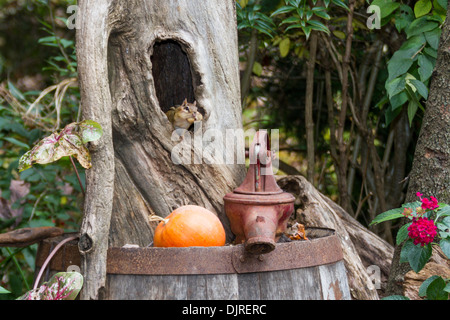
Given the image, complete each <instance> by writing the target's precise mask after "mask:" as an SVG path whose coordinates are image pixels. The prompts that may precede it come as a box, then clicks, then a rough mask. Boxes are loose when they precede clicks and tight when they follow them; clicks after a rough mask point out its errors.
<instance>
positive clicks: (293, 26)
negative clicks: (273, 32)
mask: <svg viewBox="0 0 450 320" xmlns="http://www.w3.org/2000/svg"><path fill="white" fill-rule="evenodd" d="M302 22H303V21H302ZM302 27H303V26H302V25H301V24H300V23H296V24H291V25H290V26H289V27H287V28H286V30H285V32H286V31H288V30H290V29H296V28H302Z"/></svg>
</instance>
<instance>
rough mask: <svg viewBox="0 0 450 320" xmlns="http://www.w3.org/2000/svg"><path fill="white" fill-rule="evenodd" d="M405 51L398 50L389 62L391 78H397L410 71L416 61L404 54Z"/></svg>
mask: <svg viewBox="0 0 450 320" xmlns="http://www.w3.org/2000/svg"><path fill="white" fill-rule="evenodd" d="M404 55H405V51H397V52H396V53H394V55H393V56H392V58H391V59H390V60H389V62H388V72H389V79H388V80H392V79H395V78H397V77H399V76H401V75H404V74H405V73H407V72H408V70H409V68H410V67H411V66H412V64H413V63H414V61H413V60H412V59H411V57H410V56H409V57H408V56H406V57H405V56H404Z"/></svg>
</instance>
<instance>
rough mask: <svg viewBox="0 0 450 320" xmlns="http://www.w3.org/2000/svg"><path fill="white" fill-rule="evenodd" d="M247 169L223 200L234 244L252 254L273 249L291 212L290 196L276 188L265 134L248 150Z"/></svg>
mask: <svg viewBox="0 0 450 320" xmlns="http://www.w3.org/2000/svg"><path fill="white" fill-rule="evenodd" d="M249 158H250V166H249V169H248V172H247V176H246V177H245V180H244V182H243V183H242V184H241V185H240V186H239V187H238V188H236V189H235V190H234V191H233V192H230V193H228V194H227V195H225V197H224V203H225V213H226V215H227V217H228V219H229V220H230V224H231V231H232V232H233V233H234V235H235V236H236V239H235V243H236V244H241V243H244V246H245V249H246V250H247V251H248V252H250V253H252V254H264V253H268V252H270V251H272V250H274V249H275V243H276V241H277V240H278V239H279V238H280V236H281V234H282V233H283V232H284V231H285V230H286V226H287V221H288V219H289V217H290V216H291V214H292V213H293V211H294V200H295V198H294V196H293V195H291V194H289V193H287V192H284V191H283V190H281V188H280V187H279V186H278V185H277V182H276V180H275V177H274V176H273V170H272V151H271V150H270V142H269V137H268V135H267V131H264V130H260V131H258V132H257V133H256V135H255V137H254V139H253V142H252V144H251V147H250V150H249Z"/></svg>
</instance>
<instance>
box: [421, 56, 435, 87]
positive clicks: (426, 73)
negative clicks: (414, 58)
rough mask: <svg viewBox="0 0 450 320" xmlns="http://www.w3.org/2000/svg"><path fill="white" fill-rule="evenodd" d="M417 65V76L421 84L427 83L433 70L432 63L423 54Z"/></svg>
mask: <svg viewBox="0 0 450 320" xmlns="http://www.w3.org/2000/svg"><path fill="white" fill-rule="evenodd" d="M418 64H419V76H420V80H421V81H422V82H425V81H427V80H428V79H429V78H430V77H431V75H432V73H433V69H434V63H433V62H432V61H431V60H430V58H428V57H427V56H426V55H425V54H420V55H419V59H418Z"/></svg>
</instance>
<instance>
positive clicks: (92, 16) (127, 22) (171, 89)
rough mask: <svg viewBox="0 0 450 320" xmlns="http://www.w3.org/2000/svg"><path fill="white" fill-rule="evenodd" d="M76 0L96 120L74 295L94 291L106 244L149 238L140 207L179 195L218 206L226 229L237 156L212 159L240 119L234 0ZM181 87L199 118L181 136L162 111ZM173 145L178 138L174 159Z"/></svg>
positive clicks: (89, 102)
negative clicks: (183, 154)
mask: <svg viewBox="0 0 450 320" xmlns="http://www.w3.org/2000/svg"><path fill="white" fill-rule="evenodd" d="M79 5H80V8H79V14H78V16H79V17H80V19H81V29H80V30H78V34H77V54H78V61H79V67H78V68H79V77H80V87H81V93H82V97H81V99H82V105H83V117H84V118H90V119H93V120H95V121H98V122H99V123H100V124H101V125H102V127H103V130H104V135H103V137H102V139H101V140H99V141H98V142H96V143H95V144H92V146H91V148H90V150H91V153H92V163H93V168H92V169H90V170H88V171H87V192H86V193H87V196H86V200H85V216H84V219H83V225H82V229H81V237H80V251H81V252H82V253H83V263H82V268H83V273H84V276H85V277H86V281H85V286H84V289H83V292H82V298H83V299H97V298H102V297H101V295H100V294H99V293H100V292H101V290H102V287H104V285H105V262H106V261H105V259H106V249H107V248H108V246H109V247H112V246H123V245H125V244H130V243H132V244H138V245H140V246H147V245H148V244H149V243H151V241H152V238H153V228H154V225H151V223H150V222H149V221H148V215H150V214H157V215H159V216H163V217H164V216H167V215H168V214H169V213H170V212H171V211H172V210H173V209H175V208H177V207H179V206H181V205H184V204H196V205H200V206H203V207H205V208H207V209H210V210H211V211H213V212H215V213H216V214H217V215H218V216H219V218H220V219H221V220H222V222H223V224H224V225H225V229H226V231H227V239H228V240H230V239H231V238H232V233H231V230H230V227H229V224H228V221H227V219H226V216H225V213H224V211H223V196H224V195H225V194H226V193H227V192H229V191H231V190H232V189H233V188H234V187H236V186H237V185H239V183H240V182H241V180H242V179H243V178H244V176H245V167H244V164H225V160H224V161H222V162H220V161H218V159H221V158H222V156H224V155H225V153H227V152H228V153H229V152H230V151H232V152H233V150H230V148H223V149H221V147H224V142H225V137H226V132H225V131H226V129H233V130H235V129H241V128H242V120H241V107H240V105H241V104H240V89H239V70H238V49H237V29H236V15H235V3H234V1H232V0H227V1H200V0H195V1H192V0H189V1H188V0H179V1H164V0H155V1H141V0H139V1H138V0H132V1H115V0H101V1H98V0H96V1H89V0H84V1H80V3H79ZM184 98H188V100H190V101H189V102H193V101H192V100H194V99H195V100H196V101H197V105H198V106H199V110H200V112H201V113H202V114H203V117H204V120H203V123H202V126H201V127H200V128H198V130H197V131H196V133H195V137H192V136H193V135H194V134H193V133H189V132H188V133H187V134H186V135H185V136H184V139H183V140H182V142H180V141H179V137H178V136H176V135H174V139H173V140H172V133H173V127H172V125H171V124H170V122H169V121H168V119H167V117H166V116H165V114H164V112H165V111H167V110H168V109H169V108H170V107H171V106H172V105H173V104H181V102H182V101H183V100H184ZM197 134H199V135H197ZM202 134H203V135H202ZM192 141H194V147H195V151H192V152H191V148H192V143H191V142H192ZM227 142H229V141H227ZM230 146H231V145H230ZM232 146H233V147H236V144H232ZM208 148H209V149H208ZM175 150H178V151H180V150H181V151H183V150H187V158H185V159H184V158H181V160H183V159H184V161H182V163H179V164H177V163H176V160H180V155H179V153H177V152H175ZM192 150H194V149H192ZM208 150H215V156H216V158H215V160H216V162H215V164H214V163H213V164H208V163H205V162H206V161H207V159H206V158H205V157H206V155H207V153H206V151H208ZM220 150H222V152H221V151H220ZM202 151H203V153H202ZM239 151H241V150H239ZM236 152H237V151H236ZM241 152H242V153H243V152H244V148H242V151H241ZM192 153H193V154H194V159H192V158H191V156H192ZM175 155H177V156H178V158H177V157H174V156H175ZM202 156H203V157H202ZM189 160H190V161H189ZM174 161H175V162H174ZM194 161H195V162H194ZM227 163H228V162H227ZM234 163H236V160H234Z"/></svg>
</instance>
